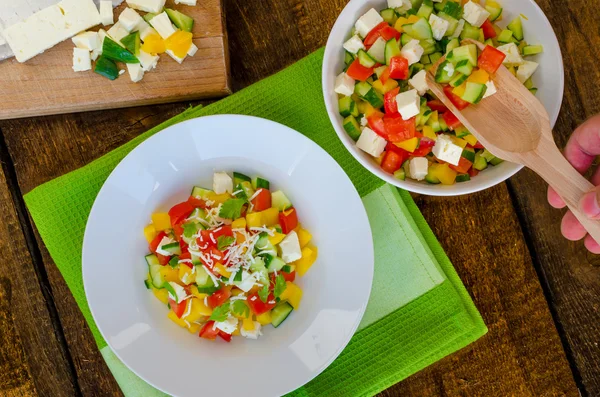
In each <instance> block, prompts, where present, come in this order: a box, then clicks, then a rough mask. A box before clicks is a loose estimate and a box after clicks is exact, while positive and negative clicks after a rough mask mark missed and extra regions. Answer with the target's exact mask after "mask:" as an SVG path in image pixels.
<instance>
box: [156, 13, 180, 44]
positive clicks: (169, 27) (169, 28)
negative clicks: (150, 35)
mask: <svg viewBox="0 0 600 397" xmlns="http://www.w3.org/2000/svg"><path fill="white" fill-rule="evenodd" d="M150 25H152V27H153V28H154V29H156V31H157V32H158V34H159V35H160V37H162V38H163V39H165V40H166V39H168V38H169V37H171V36H172V35H173V33H175V32H176V29H175V28H174V27H173V24H172V23H171V20H170V19H169V16H168V15H167V13H166V12H161V13H160V14H158V15H157V16H155V17H154V18H152V19H151V20H150Z"/></svg>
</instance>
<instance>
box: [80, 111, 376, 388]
mask: <svg viewBox="0 0 600 397" xmlns="http://www.w3.org/2000/svg"><path fill="white" fill-rule="evenodd" d="M234 170H236V171H240V172H243V173H245V174H247V175H261V176H263V177H265V178H267V179H269V180H270V181H271V184H272V186H273V188H275V189H282V190H283V191H284V192H285V193H286V194H287V195H288V197H289V198H290V200H291V201H292V202H293V203H294V206H295V207H296V208H297V210H298V213H299V217H300V222H301V223H302V224H303V225H305V226H306V228H307V229H308V230H310V231H311V233H313V236H314V237H313V238H314V240H313V241H314V243H315V244H316V245H317V247H318V248H319V258H318V260H317V262H316V263H315V264H314V265H313V267H312V268H311V269H310V271H309V272H308V273H307V274H306V275H305V276H304V277H302V278H300V279H299V285H300V286H301V287H302V289H303V290H304V298H303V300H302V304H301V306H300V309H299V310H298V311H295V312H293V313H292V314H291V315H290V317H289V318H288V319H287V320H286V321H285V322H284V323H283V324H282V325H281V326H280V327H279V328H278V329H274V328H273V327H272V326H267V327H265V332H264V335H263V336H262V337H260V338H259V339H258V340H247V339H244V338H241V337H236V338H234V339H233V341H232V342H231V343H230V344H228V343H225V342H223V341H220V340H219V341H216V342H210V341H206V340H202V339H200V338H199V337H198V336H197V335H192V334H190V333H188V332H187V331H186V330H184V329H182V328H180V327H178V326H177V325H175V324H174V323H172V322H171V321H170V320H169V319H168V318H167V308H166V307H165V306H164V305H163V304H162V303H160V302H159V301H158V300H157V299H156V298H155V297H154V296H153V294H152V293H151V292H150V291H148V290H146V288H145V286H144V283H143V281H144V279H145V278H146V274H147V267H146V264H145V261H144V255H146V254H147V251H148V244H147V242H146V240H145V239H144V236H143V234H142V229H143V227H144V226H145V225H146V224H148V222H149V219H150V215H151V214H152V213H153V212H155V211H159V210H162V211H166V210H168V209H169V208H170V207H171V206H172V205H174V204H176V203H178V202H181V201H184V200H186V199H187V198H188V197H189V194H190V191H191V189H192V186H194V185H205V186H211V185H212V174H213V172H214V171H229V172H231V171H234ZM373 261H374V259H373V243H372V237H371V229H370V227H369V221H368V218H367V215H366V213H365V210H364V207H363V205H362V201H361V200H360V197H359V196H358V193H357V192H356V189H355V188H354V186H353V185H352V183H351V182H350V180H349V179H348V177H347V176H346V174H345V173H344V172H343V171H342V169H341V168H340V166H339V165H338V164H337V163H336V162H335V161H334V160H333V159H332V158H331V157H330V156H329V155H328V154H327V153H326V152H325V151H324V150H323V149H321V148H320V147H319V146H317V145H316V144H315V143H314V142H312V141H311V140H309V139H307V138H306V137H304V136H303V135H301V134H299V133H297V132H296V131H294V130H292V129H290V128H287V127H285V126H283V125H280V124H277V123H274V122H272V121H268V120H263V119H259V118H254V117H246V116H236V115H223V116H210V117H202V118H198V119H194V120H190V121H186V122H183V123H181V124H177V125H175V126H173V127H170V128H167V129H166V130H164V131H162V132H160V133H158V134H157V135H155V136H153V137H152V138H150V139H148V140H147V141H145V142H144V143H142V144H141V145H140V146H138V147H137V148H136V149H135V150H133V151H132V152H131V153H130V154H129V155H128V156H127V157H126V158H125V159H124V160H123V161H122V162H121V163H120V164H119V165H118V166H117V167H116V168H115V170H114V171H113V172H112V174H111V175H110V177H109V178H108V180H107V181H106V183H105V184H104V186H103V187H102V189H101V190H100V193H99V194H98V197H97V198H96V201H95V202H94V206H93V208H92V211H91V213H90V217H89V219H88V223H87V227H86V231H85V237H84V242H83V282H84V286H85V292H86V296H87V299H88V303H89V306H90V309H91V311H92V314H93V316H94V319H95V321H96V324H97V325H98V328H99V329H100V332H102V335H103V336H104V339H106V341H107V342H108V344H109V346H110V347H111V348H112V349H113V351H114V352H115V353H116V354H117V356H118V357H119V358H120V359H121V360H122V361H123V362H124V363H125V364H126V365H127V366H128V367H129V368H130V369H131V370H132V371H133V372H135V373H136V374H137V375H139V376H140V377H141V378H143V379H144V380H146V381H147V382H148V383H150V384H151V385H153V386H154V387H156V388H158V389H160V390H162V391H164V392H166V393H169V394H171V395H175V396H192V395H194V396H197V395H199V394H202V395H208V396H210V395H212V396H219V395H256V396H276V395H282V394H285V393H287V392H290V391H292V390H295V389H296V388H298V387H300V386H302V385H303V384H305V383H306V382H308V381H310V380H311V379H312V378H314V377H315V376H317V375H318V374H319V373H321V372H322V371H323V370H324V369H325V368H326V367H327V366H328V365H329V364H330V363H331V362H332V361H333V360H334V359H335V358H336V357H337V356H338V355H339V354H340V353H341V351H342V350H343V349H344V347H345V346H346V344H347V343H348V342H349V340H350V338H351V337H352V335H353V334H354V332H355V330H356V328H357V327H358V324H359V322H360V320H361V318H362V315H363V313H364V311H365V308H366V305H367V301H368V299H369V294H370V291H371V282H372V280H373Z"/></svg>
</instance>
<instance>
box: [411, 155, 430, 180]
mask: <svg viewBox="0 0 600 397" xmlns="http://www.w3.org/2000/svg"><path fill="white" fill-rule="evenodd" d="M428 171H429V161H427V157H414V158H412V159H410V161H409V163H408V174H409V175H410V177H411V178H412V179H416V180H417V181H422V180H423V179H425V177H426V176H427V172H428Z"/></svg>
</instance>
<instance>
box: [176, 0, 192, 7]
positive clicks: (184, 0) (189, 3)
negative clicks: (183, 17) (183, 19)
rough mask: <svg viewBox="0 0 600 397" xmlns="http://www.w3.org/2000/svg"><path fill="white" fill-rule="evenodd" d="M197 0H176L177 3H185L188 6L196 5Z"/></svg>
mask: <svg viewBox="0 0 600 397" xmlns="http://www.w3.org/2000/svg"><path fill="white" fill-rule="evenodd" d="M196 3H197V0H175V4H185V5H186V6H195V5H196Z"/></svg>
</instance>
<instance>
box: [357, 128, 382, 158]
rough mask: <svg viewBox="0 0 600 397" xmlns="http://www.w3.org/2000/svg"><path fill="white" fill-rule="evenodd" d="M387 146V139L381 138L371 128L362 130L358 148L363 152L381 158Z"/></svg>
mask: <svg viewBox="0 0 600 397" xmlns="http://www.w3.org/2000/svg"><path fill="white" fill-rule="evenodd" d="M386 145H387V141H386V140H385V138H382V137H380V136H379V135H377V133H375V131H373V130H372V129H370V128H369V127H365V128H363V130H362V134H360V138H358V141H357V142H356V147H357V148H359V149H360V150H362V151H363V152H366V153H369V154H370V155H371V156H373V157H379V156H380V155H381V153H383V149H385V146H386Z"/></svg>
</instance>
